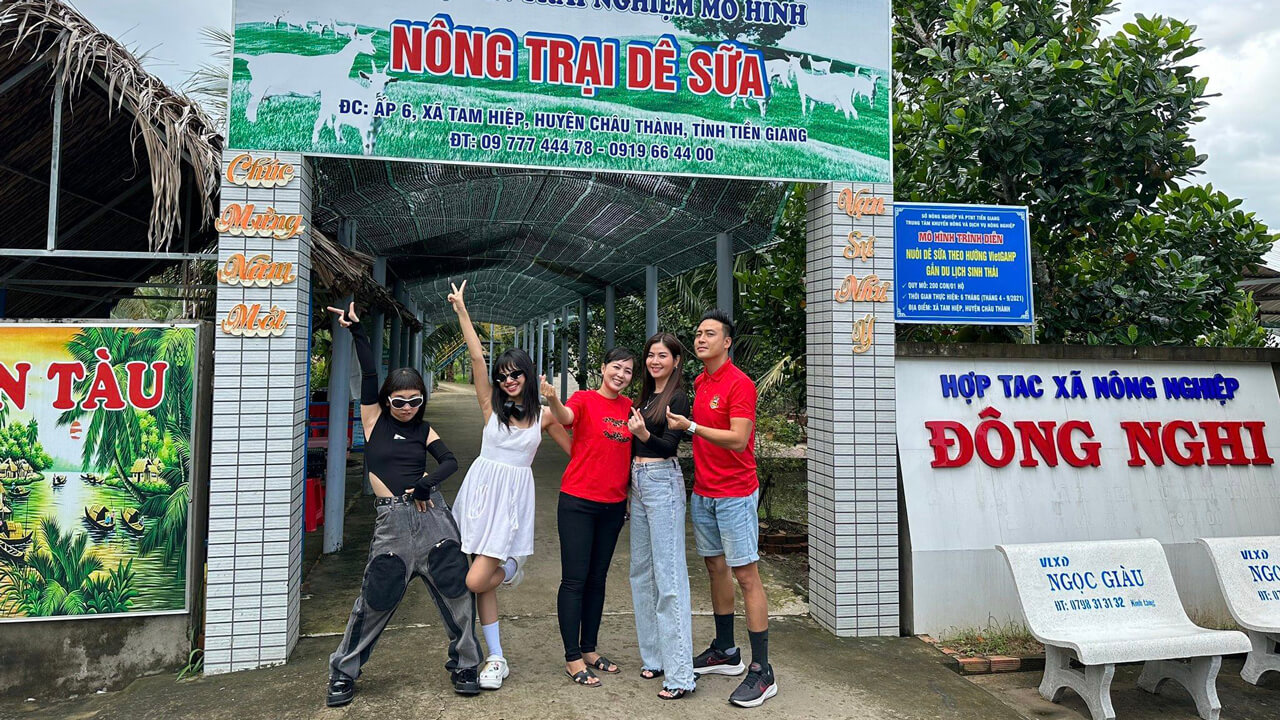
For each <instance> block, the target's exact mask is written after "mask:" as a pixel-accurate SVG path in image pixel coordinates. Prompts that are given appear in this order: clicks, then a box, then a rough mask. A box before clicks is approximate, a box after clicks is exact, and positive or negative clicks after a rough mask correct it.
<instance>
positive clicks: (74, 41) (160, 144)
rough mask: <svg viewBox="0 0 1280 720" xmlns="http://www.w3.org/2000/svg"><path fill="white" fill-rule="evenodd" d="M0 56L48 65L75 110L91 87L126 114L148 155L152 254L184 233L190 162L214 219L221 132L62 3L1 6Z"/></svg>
mask: <svg viewBox="0 0 1280 720" xmlns="http://www.w3.org/2000/svg"><path fill="white" fill-rule="evenodd" d="M0 54H2V55H6V56H8V57H7V58H5V62H4V64H3V66H4V67H6V68H13V67H15V66H16V65H17V63H15V62H14V61H15V60H16V61H18V62H37V61H43V60H46V59H47V61H48V62H47V68H46V69H45V70H44V75H45V76H46V77H47V78H48V80H49V83H50V85H49V88H50V90H52V87H53V85H52V83H53V82H54V81H55V79H56V78H57V77H58V75H60V74H61V75H62V76H63V77H64V78H65V83H66V90H67V98H68V99H69V100H70V101H71V102H73V103H74V101H75V99H76V98H77V97H78V96H79V95H80V94H81V92H82V90H83V89H84V88H85V87H86V85H87V84H88V83H90V82H92V83H93V84H95V85H98V86H102V85H103V84H105V87H104V88H103V89H104V90H105V91H106V98H107V101H108V102H107V111H108V114H111V113H120V112H123V111H127V112H128V114H129V115H131V116H132V118H133V137H132V139H133V141H134V142H135V143H137V142H138V141H139V140H140V141H141V142H142V145H143V146H144V147H145V148H146V152H147V159H148V160H149V166H150V167H149V171H150V176H151V189H152V199H151V200H152V202H151V213H150V225H149V228H148V234H147V237H148V240H149V241H150V244H151V247H152V248H153V249H163V248H166V247H168V246H169V244H170V242H171V241H172V240H173V238H174V236H175V234H176V233H177V231H178V229H179V228H180V226H181V225H182V206H181V190H182V184H183V172H182V167H183V161H184V158H185V159H186V160H187V162H189V163H190V165H191V166H192V167H193V168H194V170H195V172H194V173H192V176H191V180H193V181H194V183H195V191H196V192H195V197H197V198H199V201H200V202H201V204H202V207H201V208H200V210H201V211H202V212H200V213H199V215H200V216H201V217H203V218H206V219H207V218H211V217H213V215H214V213H215V211H216V208H215V207H214V200H213V198H214V196H215V194H216V192H217V189H218V172H219V168H220V164H221V150H220V148H221V145H222V141H221V138H220V137H219V135H218V128H217V127H216V126H215V125H214V124H213V122H212V121H211V120H210V119H209V118H208V116H206V115H205V114H204V112H203V111H202V110H201V109H200V106H199V105H197V104H196V103H195V102H193V101H191V100H190V99H188V98H186V97H185V96H183V95H180V94H178V93H176V92H174V91H173V90H171V89H170V88H169V87H168V86H166V85H165V84H164V83H162V82H161V81H160V80H158V79H157V78H156V77H154V76H153V75H151V74H150V73H148V72H147V71H146V70H144V69H143V67H142V64H141V63H140V62H138V59H137V58H135V57H134V56H133V55H132V54H131V53H130V52H129V51H128V50H127V49H125V48H124V47H123V46H122V45H120V43H118V42H116V40H115V39H114V38H112V37H111V36H109V35H107V34H105V33H103V32H101V31H100V30H98V28H97V27H95V26H94V25H93V24H92V23H90V22H89V21H88V20H86V19H85V18H84V16H82V15H81V14H80V13H78V12H76V11H75V9H73V8H72V7H71V6H69V5H67V4H65V3H63V2H60V1H59V0H4V2H3V3H2V4H0Z"/></svg>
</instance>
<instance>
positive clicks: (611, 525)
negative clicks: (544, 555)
mask: <svg viewBox="0 0 1280 720" xmlns="http://www.w3.org/2000/svg"><path fill="white" fill-rule="evenodd" d="M635 362H636V356H635V353H633V352H631V351H630V350H628V349H626V348H614V349H613V350H610V351H609V354H608V355H606V356H605V359H604V364H603V365H601V366H600V374H601V376H602V377H603V382H601V384H600V387H599V389H597V390H579V391H578V392H576V393H574V394H573V396H572V397H570V398H569V401H568V402H567V403H564V404H561V402H560V398H559V396H557V395H556V389H555V387H554V386H552V385H550V384H549V383H547V382H546V380H543V382H542V395H543V396H544V397H546V398H547V402H548V403H549V404H550V411H551V414H552V415H553V416H554V417H555V419H556V420H557V421H558V422H560V423H561V424H562V425H568V426H571V427H572V429H573V451H572V452H571V453H570V455H569V466H568V467H567V468H565V471H564V476H563V478H562V479H561V481H560V504H559V506H558V508H557V509H556V519H557V524H558V527H559V531H560V575H561V577H560V592H559V593H558V594H557V595H556V614H557V615H558V616H559V618H560V638H561V639H562V640H563V641H564V660H565V674H566V675H568V676H569V677H570V678H571V679H572V680H573V681H574V682H576V683H578V684H579V685H586V686H587V687H599V686H600V679H599V678H597V677H596V675H595V673H593V672H591V668H595V669H597V670H603V671H604V672H607V673H616V672H619V669H618V666H617V665H615V664H614V663H612V662H610V661H609V659H608V658H606V657H604V656H603V655H600V654H599V653H597V652H596V638H597V635H598V634H599V632H600V618H601V616H602V615H603V614H604V584H605V576H606V575H607V574H608V572H609V563H610V561H611V560H613V550H614V547H615V546H617V544H618V534H619V533H621V532H622V524H623V523H624V522H625V521H626V513H627V485H628V483H629V482H630V479H631V472H630V471H631V431H630V430H629V429H628V428H627V419H628V418H629V417H630V416H631V399H630V398H627V397H624V396H623V395H622V391H623V390H625V389H626V388H627V386H628V385H630V384H631V376H632V373H633V372H634V371H635ZM588 666H590V667H588Z"/></svg>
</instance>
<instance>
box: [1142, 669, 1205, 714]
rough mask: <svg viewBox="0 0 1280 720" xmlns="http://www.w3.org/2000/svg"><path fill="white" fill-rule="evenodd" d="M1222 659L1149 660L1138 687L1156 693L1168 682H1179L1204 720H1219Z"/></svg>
mask: <svg viewBox="0 0 1280 720" xmlns="http://www.w3.org/2000/svg"><path fill="white" fill-rule="evenodd" d="M1221 668H1222V656H1221V655H1211V656H1209V657H1197V658H1191V659H1190V660H1187V661H1183V660H1148V661H1147V662H1146V663H1144V664H1143V666H1142V674H1141V675H1140V676H1138V687H1140V688H1142V689H1143V690H1146V691H1147V692H1149V693H1152V694H1155V693H1156V692H1158V691H1159V690H1160V686H1161V685H1162V684H1163V683H1164V682H1165V681H1166V680H1175V681H1177V683H1178V684H1179V685H1181V686H1182V687H1184V688H1186V689H1187V692H1189V693H1191V697H1192V698H1194V699H1195V701H1196V712H1197V713H1198V714H1199V715H1200V717H1202V718H1204V720H1218V714H1219V713H1220V712H1221V711H1222V703H1221V702H1219V701H1218V670H1220V669H1221Z"/></svg>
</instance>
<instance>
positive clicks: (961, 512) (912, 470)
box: [897, 358, 1280, 632]
mask: <svg viewBox="0 0 1280 720" xmlns="http://www.w3.org/2000/svg"><path fill="white" fill-rule="evenodd" d="M897 381H898V387H899V388H911V389H912V391H911V392H900V393H899V395H898V408H897V409H898V414H897V421H898V427H897V434H898V449H899V457H900V462H901V469H902V481H903V488H904V494H905V499H906V509H907V523H908V525H909V531H910V545H911V569H912V572H911V576H912V579H911V581H910V582H911V587H912V599H911V606H912V608H913V613H912V614H913V616H914V618H913V620H914V626H913V628H912V629H913V630H914V631H915V632H940V631H943V630H946V629H947V628H949V627H966V626H967V627H981V626H985V625H986V624H987V623H988V622H989V618H991V617H995V618H997V619H1000V620H1006V619H1017V617H1018V610H1017V600H1016V597H1015V596H1014V595H1013V590H1012V584H1011V583H1010V581H1009V578H1008V577H1007V570H1006V569H1005V568H1004V567H1003V565H1002V564H1001V563H1000V562H999V556H998V554H997V553H996V551H995V550H994V546H995V545H996V544H999V543H1033V542H1066V541H1080V540H1109V539H1123V538H1141V537H1152V538H1156V539H1157V540H1159V541H1161V542H1162V543H1164V544H1165V545H1166V549H1167V550H1168V551H1169V553H1170V556H1171V560H1172V562H1173V565H1174V572H1175V576H1181V577H1179V580H1180V582H1179V588H1180V589H1183V588H1184V586H1185V585H1188V584H1191V585H1195V586H1196V587H1197V588H1198V587H1200V586H1202V585H1206V586H1209V587H1211V586H1212V583H1213V578H1212V574H1211V570H1210V569H1209V568H1208V566H1207V564H1205V563H1203V562H1201V561H1200V560H1199V559H1198V558H1199V555H1196V554H1194V553H1192V552H1191V550H1192V548H1191V543H1194V542H1195V539H1196V538H1198V537H1221V536H1232V535H1272V534H1278V533H1280V482H1278V475H1277V468H1276V466H1275V459H1276V458H1278V457H1280V394H1278V393H1277V389H1276V378H1275V375H1274V374H1273V372H1272V368H1271V366H1270V365H1269V364H1244V363H1219V364H1211V363H1182V362H1117V361H1069V360H991V359H966V358H901V359H899V362H898V366H897ZM1184 553H1185V554H1186V555H1187V556H1188V557H1187V558H1186V562H1181V561H1180V558H1181V557H1182V555H1183V554H1184ZM1193 556H1194V557H1193ZM1197 592H1198V591H1192V592H1191V593H1188V592H1186V590H1184V591H1183V599H1184V602H1187V603H1188V604H1189V605H1193V606H1194V605H1196V604H1197V603H1200V602H1204V603H1206V604H1207V605H1206V606H1205V607H1204V608H1203V609H1204V611H1205V612H1208V613H1210V614H1213V613H1217V612H1219V611H1220V610H1222V608H1219V607H1217V606H1216V604H1215V601H1214V600H1213V599H1212V598H1211V597H1209V596H1208V594H1206V595H1205V596H1204V597H1203V598H1202V599H1197ZM1188 595H1190V596H1191V597H1190V599H1189V598H1188Z"/></svg>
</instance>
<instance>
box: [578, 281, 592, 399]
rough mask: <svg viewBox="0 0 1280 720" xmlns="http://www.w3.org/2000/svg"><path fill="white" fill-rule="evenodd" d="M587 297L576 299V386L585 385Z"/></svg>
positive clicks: (587, 366) (586, 366) (586, 365)
mask: <svg viewBox="0 0 1280 720" xmlns="http://www.w3.org/2000/svg"><path fill="white" fill-rule="evenodd" d="M587 321H588V317H587V299H586V298H585V297H584V298H580V299H579V300H578V387H579V388H585V387H586V386H587V368H589V367H591V366H590V364H589V363H588V360H587Z"/></svg>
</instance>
